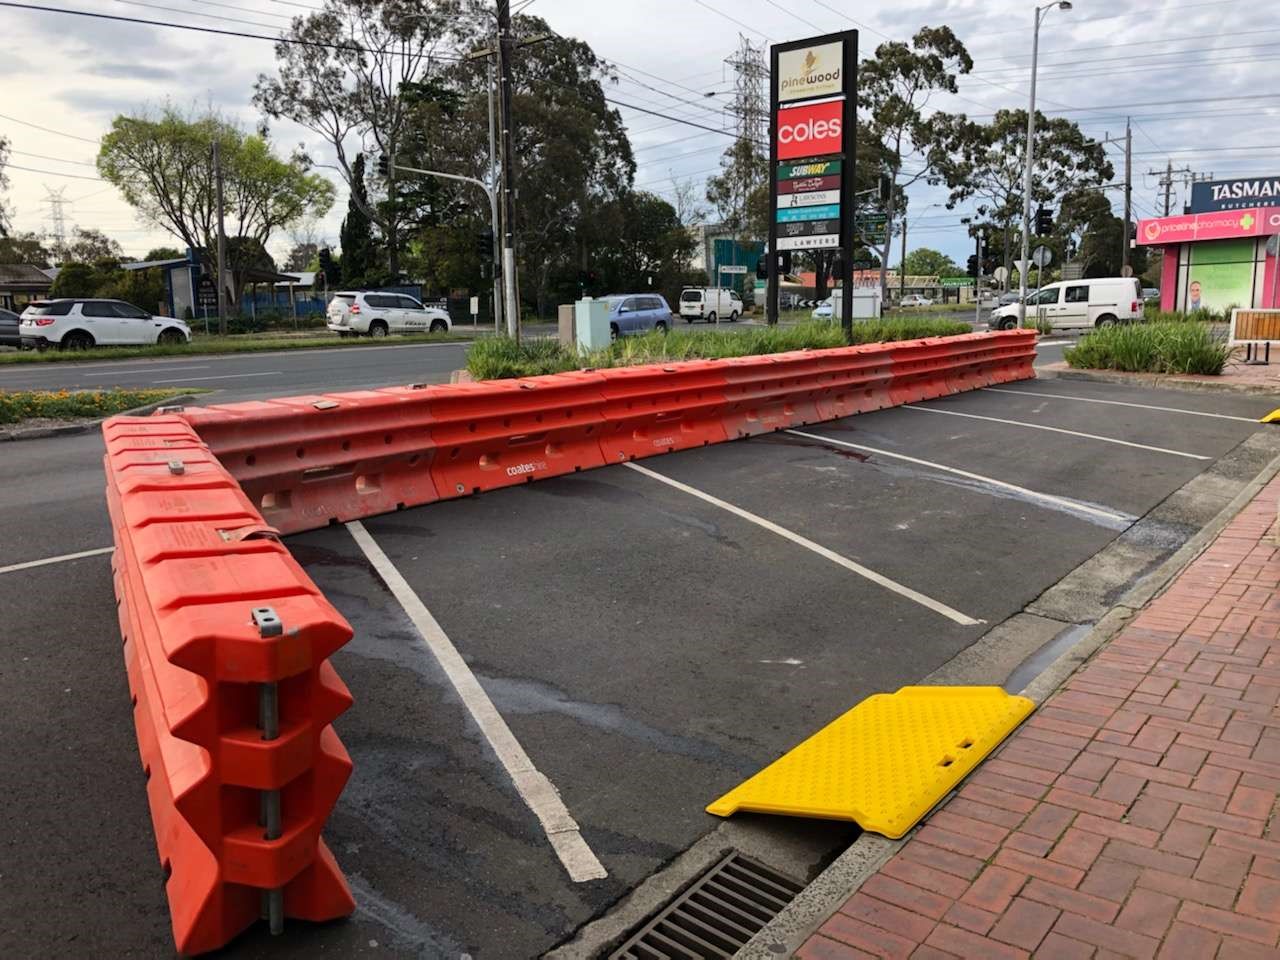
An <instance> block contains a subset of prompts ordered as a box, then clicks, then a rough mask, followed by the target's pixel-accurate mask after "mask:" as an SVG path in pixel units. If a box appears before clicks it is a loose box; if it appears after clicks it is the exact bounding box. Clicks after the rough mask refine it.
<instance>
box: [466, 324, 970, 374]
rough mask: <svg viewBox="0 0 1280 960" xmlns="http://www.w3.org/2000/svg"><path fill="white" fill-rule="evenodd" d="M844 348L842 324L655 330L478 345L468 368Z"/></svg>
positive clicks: (504, 370)
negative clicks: (575, 342) (594, 344)
mask: <svg viewBox="0 0 1280 960" xmlns="http://www.w3.org/2000/svg"><path fill="white" fill-rule="evenodd" d="M970 332H971V328H970V327H969V325H968V324H967V323H959V322H956V321H954V320H934V319H928V318H911V319H905V318H904V319H896V320H874V321H868V322H865V323H855V324H854V325H853V342H854V343H879V342H883V341H888V340H914V339H918V338H920V337H948V336H955V335H956V334H961V333H970ZM844 345H845V339H844V334H843V333H842V332H841V330H840V327H839V325H838V324H832V323H821V322H812V323H800V324H795V325H794V326H785V327H784V326H775V327H763V328H757V329H747V330H707V331H705V332H702V331H683V330H675V331H672V332H670V333H665V334H664V333H658V332H656V331H655V332H653V333H647V334H644V335H643V336H636V337H622V338H620V339H618V340H617V341H616V342H614V343H613V344H611V345H610V346H609V347H608V348H607V349H605V350H600V351H597V352H595V353H591V354H586V355H583V354H579V353H578V352H577V351H576V350H574V349H572V348H570V347H562V346H561V345H560V344H559V342H558V341H555V340H524V341H521V343H520V344H519V345H517V344H516V343H515V341H513V340H510V339H508V338H507V337H493V338H486V339H483V340H478V341H476V343H475V344H473V345H472V347H471V351H470V352H469V353H468V354H467V369H468V370H469V371H470V373H471V375H472V376H473V377H475V378H476V379H477V380H501V379H506V378H509V377H533V376H538V375H539V374H544V373H562V372H564V371H566V370H577V369H580V368H583V367H592V368H595V367H621V366H631V365H633V364H638V363H663V362H667V361H671V360H711V359H718V358H726V357H745V356H760V355H762V354H766V353H785V352H787V351H789V350H813V349H818V348H823V347H842V346H844Z"/></svg>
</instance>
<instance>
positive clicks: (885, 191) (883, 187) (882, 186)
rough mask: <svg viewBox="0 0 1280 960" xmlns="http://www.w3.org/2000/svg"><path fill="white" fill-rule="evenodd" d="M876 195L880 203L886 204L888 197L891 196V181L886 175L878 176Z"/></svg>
mask: <svg viewBox="0 0 1280 960" xmlns="http://www.w3.org/2000/svg"><path fill="white" fill-rule="evenodd" d="M877 193H878V196H879V197H880V202H881V203H888V202H889V197H890V196H892V195H893V179H892V178H891V177H890V176H889V175H888V174H887V173H882V174H880V183H879V185H878V191H877Z"/></svg>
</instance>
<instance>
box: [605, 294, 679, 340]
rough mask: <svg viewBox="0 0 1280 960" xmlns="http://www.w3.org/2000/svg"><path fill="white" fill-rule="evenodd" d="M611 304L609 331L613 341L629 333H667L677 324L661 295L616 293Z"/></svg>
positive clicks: (609, 299)
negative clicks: (656, 331) (652, 331)
mask: <svg viewBox="0 0 1280 960" xmlns="http://www.w3.org/2000/svg"><path fill="white" fill-rule="evenodd" d="M605 300H607V301H608V302H609V330H610V332H611V333H612V335H613V339H615V340H616V339H618V337H620V336H623V335H625V334H628V333H648V332H649V331H650V330H659V331H661V332H662V333H666V332H667V331H668V330H670V329H671V324H672V323H674V322H675V317H674V316H672V314H671V308H670V307H669V306H667V298H666V297H664V296H662V295H661V294H659V293H615V294H613V295H611V296H608V297H605Z"/></svg>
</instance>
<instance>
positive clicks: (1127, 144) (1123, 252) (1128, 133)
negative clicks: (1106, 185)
mask: <svg viewBox="0 0 1280 960" xmlns="http://www.w3.org/2000/svg"><path fill="white" fill-rule="evenodd" d="M1132 215H1133V127H1132V126H1131V125H1130V123H1129V118H1128V117H1125V118H1124V230H1123V231H1122V233H1121V237H1120V276H1122V277H1125V276H1128V272H1127V269H1128V266H1129V224H1130V223H1131V222H1132V221H1131V220H1130V217H1131V216H1132Z"/></svg>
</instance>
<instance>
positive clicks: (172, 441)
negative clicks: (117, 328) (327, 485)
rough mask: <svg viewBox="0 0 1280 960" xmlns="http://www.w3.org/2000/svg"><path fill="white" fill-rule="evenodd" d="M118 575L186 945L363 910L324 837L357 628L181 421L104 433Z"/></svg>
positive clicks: (158, 827) (181, 942) (157, 420)
mask: <svg viewBox="0 0 1280 960" xmlns="http://www.w3.org/2000/svg"><path fill="white" fill-rule="evenodd" d="M103 435H104V437H105V439H106V444H107V453H106V456H105V458H104V465H105V468H106V475H107V488H106V493H107V506H108V509H109V511H110V514H111V520H112V526H113V528H114V536H115V546H116V550H115V554H114V559H113V564H112V566H113V572H114V580H115V590H116V597H117V601H118V614H119V621H120V631H121V635H122V636H123V638H124V656H125V665H126V669H127V672H128V677H129V689H130V693H131V695H132V700H133V705H134V725H135V728H136V731H137V737H138V750H139V753H140V755H141V759H142V767H143V771H144V775H145V776H146V779H147V799H148V804H149V806H150V808H151V818H152V824H153V826H154V828H155V835H156V847H157V850H158V852H159V855H160V862H161V864H162V866H163V868H164V870H165V873H166V882H165V889H166V893H167V895H168V900H169V906H170V913H171V917H172V928H173V937H174V943H175V945H176V946H177V949H178V951H179V952H180V953H184V954H196V953H202V952H205V951H208V950H214V949H217V948H218V947H221V946H223V945H224V944H226V943H227V942H228V941H230V940H231V939H232V938H233V937H235V936H236V934H238V933H239V932H241V931H242V930H244V929H245V928H246V927H248V926H250V925H251V924H252V923H254V922H255V921H256V920H257V919H258V918H259V917H261V916H267V917H268V918H269V922H270V924H271V927H272V930H273V931H276V932H278V931H279V929H280V928H281V926H282V924H283V919H284V917H286V916H289V917H296V918H301V919H308V920H328V919H333V918H336V917H341V916H345V915H347V914H349V913H350V912H351V911H352V910H353V909H354V902H353V900H352V898H351V894H350V891H349V890H348V888H347V885H346V883H345V881H344V880H343V878H342V874H341V872H340V871H339V869H338V867H337V865H336V863H335V862H334V859H333V857H332V856H331V855H330V853H329V851H328V850H327V849H326V847H325V845H324V842H323V841H322V840H321V839H320V832H321V829H322V828H323V826H324V823H325V820H326V819H327V818H328V815H329V812H330V811H331V810H332V808H333V805H334V803H335V802H336V801H337V797H338V794H339V793H340V792H341V790H342V787H343V785H344V784H345V783H346V780H347V777H348V776H349V774H350V771H351V761H350V759H349V758H348V757H347V754H346V751H345V750H344V749H343V747H342V744H341V743H340V742H339V741H338V738H337V735H336V734H335V733H334V731H333V728H332V726H331V724H332V722H333V720H334V719H335V718H336V717H337V716H338V715H339V714H341V713H342V712H343V711H344V710H346V709H347V707H348V706H349V705H350V703H351V696H350V694H349V693H348V692H347V689H346V687H344V686H343V684H342V681H341V680H339V679H338V677H337V674H336V673H335V672H334V671H333V668H332V667H331V666H330V664H329V663H328V657H329V656H330V655H331V654H332V653H333V652H334V651H336V650H337V649H338V648H339V647H341V646H342V645H343V644H344V643H346V642H347V640H349V639H350V637H351V628H350V627H349V626H348V625H347V623H346V621H345V620H343V618H342V617H341V616H340V615H339V614H338V612H337V611H336V610H334V609H333V607H332V606H330V604H329V603H328V601H326V600H325V599H324V597H323V596H322V595H321V594H320V592H319V590H318V589H317V588H316V587H315V585H314V584H313V583H312V582H311V580H310V579H309V578H308V577H307V575H306V574H305V573H304V572H303V571H302V569H301V568H300V567H298V565H297V564H296V563H295V562H294V560H293V558H292V557H291V556H290V555H289V553H288V551H287V550H286V549H285V548H284V547H283V546H282V545H281V544H280V543H279V541H278V538H277V536H276V534H275V531H273V530H272V529H271V528H269V527H267V526H266V525H265V524H264V523H263V519H262V516H261V515H260V514H259V513H258V511H257V510H256V509H255V508H254V505H253V504H252V503H250V502H249V500H248V499H247V498H246V497H245V495H244V494H243V493H242V492H241V490H240V488H239V487H238V486H237V484H236V482H235V480H233V479H232V478H231V477H230V476H229V475H228V473H227V471H226V470H225V469H224V468H223V467H222V466H221V465H220V464H219V463H218V462H217V460H216V459H215V458H214V457H213V456H212V455H211V453H210V451H209V449H208V448H207V447H206V446H205V444H203V443H202V442H201V441H200V440H199V438H198V437H197V436H196V434H195V432H194V431H193V430H192V428H191V427H190V425H189V424H188V423H187V422H186V421H185V420H183V419H182V418H179V417H173V416H155V417H148V418H136V419H133V418H120V417H117V418H113V419H111V420H108V421H107V422H106V423H105V424H104V425H103Z"/></svg>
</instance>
